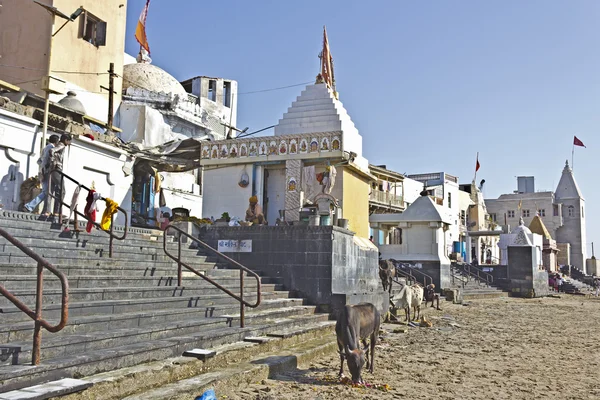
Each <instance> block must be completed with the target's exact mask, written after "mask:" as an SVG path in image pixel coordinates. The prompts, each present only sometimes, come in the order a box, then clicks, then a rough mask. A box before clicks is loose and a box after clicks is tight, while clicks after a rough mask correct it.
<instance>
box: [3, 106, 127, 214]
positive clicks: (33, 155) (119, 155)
mask: <svg viewBox="0 0 600 400" xmlns="http://www.w3.org/2000/svg"><path fill="white" fill-rule="evenodd" d="M38 126H39V123H38V122H37V121H35V120H32V119H30V118H27V117H22V116H20V115H17V114H14V113H10V112H6V111H4V110H0V148H2V151H1V152H0V172H1V173H2V177H3V178H2V183H1V184H0V185H3V183H4V182H6V183H7V185H6V186H1V187H0V193H1V194H0V196H2V199H3V200H2V201H0V202H1V203H4V201H5V200H4V199H9V201H8V202H7V203H6V204H5V207H6V208H7V209H12V210H15V209H16V208H17V206H18V204H19V202H20V201H19V199H18V197H17V200H16V202H15V201H14V199H13V194H12V193H14V186H11V185H14V184H15V183H17V182H18V185H17V186H19V187H20V183H21V182H22V181H23V180H25V179H27V178H29V177H31V176H37V174H38V165H37V160H38V158H39V148H40V144H39V142H40V136H41V135H40V134H39V133H38V132H37V131H38V129H36V128H37V127H38ZM40 130H41V129H40ZM53 133H54V132H52V131H51V130H50V131H48V136H50V135H51V134H53ZM58 135H59V136H60V133H58ZM5 148H9V149H12V150H9V152H8V157H7V153H6V151H5V150H4V149H5ZM9 157H10V158H13V159H16V160H18V162H19V165H18V171H17V172H16V175H17V179H16V180H15V181H11V174H12V175H14V174H15V168H16V167H17V165H16V163H14V162H13V161H11V160H9ZM63 162H64V172H65V173H66V174H68V175H70V176H71V177H72V178H73V179H75V180H77V181H79V182H80V183H81V184H84V185H86V186H88V187H90V186H91V185H92V182H93V183H94V184H95V186H96V189H97V191H99V192H100V193H101V194H102V195H103V196H104V197H109V198H111V199H113V200H115V201H116V202H117V203H119V204H120V205H121V207H123V208H124V209H125V210H127V211H129V210H130V209H131V182H132V177H131V175H130V176H125V174H124V172H123V167H124V166H126V165H129V166H131V163H132V160H131V158H130V157H129V156H128V155H127V154H126V153H125V152H124V151H122V150H119V149H117V148H115V147H112V146H109V145H106V144H104V143H100V142H97V141H92V140H90V139H87V138H85V137H77V136H76V137H74V139H73V142H72V144H71V146H70V147H69V148H68V149H67V150H66V153H65V155H64V160H63ZM3 188H6V189H7V190H4V189H3ZM74 189H75V186H74V184H72V183H70V182H66V195H65V202H66V203H70V202H71V196H72V193H73V190H74ZM17 190H18V189H17ZM84 204H85V195H83V196H81V198H80V199H79V209H80V210H82V209H83V206H84ZM98 206H99V208H100V216H101V215H102V212H103V211H104V202H99V203H98ZM63 213H64V214H67V213H68V211H67V209H66V208H65V209H64V210H63ZM129 214H131V213H129ZM100 216H98V220H99V218H100ZM124 222H125V221H124V219H123V218H122V214H119V217H118V219H117V223H119V224H123V223H124Z"/></svg>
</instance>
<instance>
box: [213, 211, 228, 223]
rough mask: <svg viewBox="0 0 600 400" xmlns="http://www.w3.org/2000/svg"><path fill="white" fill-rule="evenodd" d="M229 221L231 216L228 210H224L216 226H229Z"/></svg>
mask: <svg viewBox="0 0 600 400" xmlns="http://www.w3.org/2000/svg"><path fill="white" fill-rule="evenodd" d="M229 221H231V217H230V216H229V213H228V212H224V213H223V214H221V218H219V219H218V220H216V221H215V226H229Z"/></svg>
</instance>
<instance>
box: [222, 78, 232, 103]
mask: <svg viewBox="0 0 600 400" xmlns="http://www.w3.org/2000/svg"><path fill="white" fill-rule="evenodd" d="M223 105H224V106H225V107H231V82H223Z"/></svg>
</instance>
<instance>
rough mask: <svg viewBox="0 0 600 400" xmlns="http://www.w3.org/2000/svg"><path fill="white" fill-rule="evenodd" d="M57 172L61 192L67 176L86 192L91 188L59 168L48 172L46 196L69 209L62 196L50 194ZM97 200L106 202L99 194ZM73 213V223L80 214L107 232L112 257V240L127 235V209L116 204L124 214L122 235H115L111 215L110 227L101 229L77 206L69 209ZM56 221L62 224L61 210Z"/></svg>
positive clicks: (97, 224)
mask: <svg viewBox="0 0 600 400" xmlns="http://www.w3.org/2000/svg"><path fill="white" fill-rule="evenodd" d="M55 172H56V173H57V174H59V175H60V188H61V189H60V190H61V193H62V191H63V189H64V187H65V178H67V179H68V180H70V181H71V182H73V183H74V184H76V185H77V186H79V187H81V188H82V189H85V190H87V191H88V193H89V192H90V191H91V190H92V189H90V188H88V187H87V186H85V185H82V184H81V183H79V182H77V181H76V180H75V179H73V178H71V177H70V176H69V175H67V174H65V173H64V172H62V171H61V170H59V169H55V170H53V171H52V172H50V174H49V175H48V196H49V197H52V198H53V199H54V200H55V201H60V204H61V205H63V206H65V207H67V208H68V209H69V210H71V205H70V204H67V203H65V202H64V201H63V200H62V198H61V199H58V198H57V197H56V196H54V194H52V189H51V188H52V174H54V173H55ZM99 200H103V201H104V202H106V198H105V197H102V196H100V199H99ZM71 211H72V212H73V213H75V223H77V215H80V216H82V217H83V218H85V220H86V221H89V222H91V223H92V224H93V225H94V226H95V227H96V228H98V229H100V230H101V231H104V232H106V233H108V235H109V237H110V239H109V244H108V246H109V247H108V257H109V258H112V255H113V240H114V239H117V240H125V238H126V237H127V228H128V220H129V218H128V216H127V211H125V210H124V209H122V208H121V207H120V206H117V211H121V212H122V213H123V215H125V226H124V228H123V235H121V236H117V235H115V234H114V233H113V226H114V219H113V215H111V216H110V229H109V230H106V229H103V228H102V226H100V224H99V223H97V222H96V221H92V220H91V219H89V218H88V216H87V215H85V214H83V213H80V212H79V211H77V207H75V210H71ZM58 214H59V215H58V223H59V224H61V225H62V212H60V213H58Z"/></svg>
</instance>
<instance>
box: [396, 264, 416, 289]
mask: <svg viewBox="0 0 600 400" xmlns="http://www.w3.org/2000/svg"><path fill="white" fill-rule="evenodd" d="M396 274H397V275H396V276H398V275H402V276H403V277H404V279H406V283H407V284H408V285H413V284H415V283H417V280H416V278H415V277H414V276H412V275H411V274H410V273H408V272H406V271H403V270H401V269H398V268H396ZM411 281H412V283H411ZM394 282H396V283H397V284H399V285H400V284H401V283H400V282H399V281H398V280H397V279H395V278H394Z"/></svg>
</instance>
